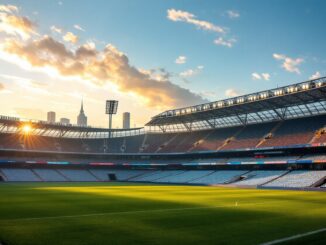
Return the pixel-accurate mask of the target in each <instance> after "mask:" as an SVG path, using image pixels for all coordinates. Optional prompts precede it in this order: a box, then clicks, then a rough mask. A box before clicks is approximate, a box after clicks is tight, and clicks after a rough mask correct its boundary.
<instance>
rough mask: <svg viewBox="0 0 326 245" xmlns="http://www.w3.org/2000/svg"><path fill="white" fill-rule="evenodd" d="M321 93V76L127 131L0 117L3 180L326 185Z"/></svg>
mask: <svg viewBox="0 0 326 245" xmlns="http://www.w3.org/2000/svg"><path fill="white" fill-rule="evenodd" d="M325 93H326V77H323V78H319V79H315V80H310V81H306V82H303V83H298V84H292V85H289V86H285V87H281V88H275V89H271V90H266V91H261V92H257V93H252V94H248V95H243V96H239V97H235V98H228V99H225V100H220V101H215V102H210V103H205V104H200V105H193V106H190V107H186V108H177V109H172V110H168V111H165V112H162V113H160V114H158V115H156V116H153V117H152V118H151V119H150V121H149V122H148V123H147V124H146V128H145V127H144V128H132V129H106V128H92V127H81V126H76V125H62V124H60V123H48V122H44V121H35V120H25V119H19V118H13V117H7V116H0V164H1V165H0V176H1V178H0V180H2V181H3V180H4V181H133V182H154V183H181V184H198V185H215V184H216V185H217V184H221V185H238V186H259V187H260V188H270V187H272V188H319V187H320V186H322V187H324V186H325V185H326V184H325V183H324V182H325V178H326V175H325V173H326V155H325V149H326V129H325V126H326V97H325ZM25 126H29V127H30V128H31V129H33V130H29V132H24V127H25Z"/></svg>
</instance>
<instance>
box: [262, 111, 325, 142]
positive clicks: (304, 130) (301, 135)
mask: <svg viewBox="0 0 326 245" xmlns="http://www.w3.org/2000/svg"><path fill="white" fill-rule="evenodd" d="M325 120H326V116H325V115H323V116H316V117H308V118H299V119H293V120H287V121H284V122H283V123H282V125H281V126H280V127H279V128H278V129H277V130H276V131H275V132H274V133H273V135H272V137H271V138H270V139H267V140H266V141H265V142H264V143H262V144H261V145H260V147H270V146H288V145H297V144H308V143H310V141H311V140H312V139H313V137H314V135H315V132H316V131H317V130H318V129H320V128H322V127H323V126H324V124H325Z"/></svg>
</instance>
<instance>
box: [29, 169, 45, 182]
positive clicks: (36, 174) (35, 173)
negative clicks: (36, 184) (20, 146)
mask: <svg viewBox="0 0 326 245" xmlns="http://www.w3.org/2000/svg"><path fill="white" fill-rule="evenodd" d="M31 171H32V173H33V174H34V175H35V176H36V177H37V178H39V179H40V180H41V181H42V182H44V181H45V180H44V179H43V178H42V177H41V175H39V174H38V173H37V172H36V171H35V170H34V169H32V168H31Z"/></svg>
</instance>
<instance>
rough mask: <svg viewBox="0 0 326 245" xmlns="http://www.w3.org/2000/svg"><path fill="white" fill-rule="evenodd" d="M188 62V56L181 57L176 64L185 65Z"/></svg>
mask: <svg viewBox="0 0 326 245" xmlns="http://www.w3.org/2000/svg"><path fill="white" fill-rule="evenodd" d="M186 61H187V57H186V56H179V57H178V58H176V60H175V63H176V64H184V63H186Z"/></svg>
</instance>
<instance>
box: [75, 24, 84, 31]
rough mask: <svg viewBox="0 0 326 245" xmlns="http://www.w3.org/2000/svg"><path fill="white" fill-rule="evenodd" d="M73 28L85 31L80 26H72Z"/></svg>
mask: <svg viewBox="0 0 326 245" xmlns="http://www.w3.org/2000/svg"><path fill="white" fill-rule="evenodd" d="M74 28H75V29H77V30H79V31H85V30H84V28H82V27H81V26H80V25H74Z"/></svg>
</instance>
